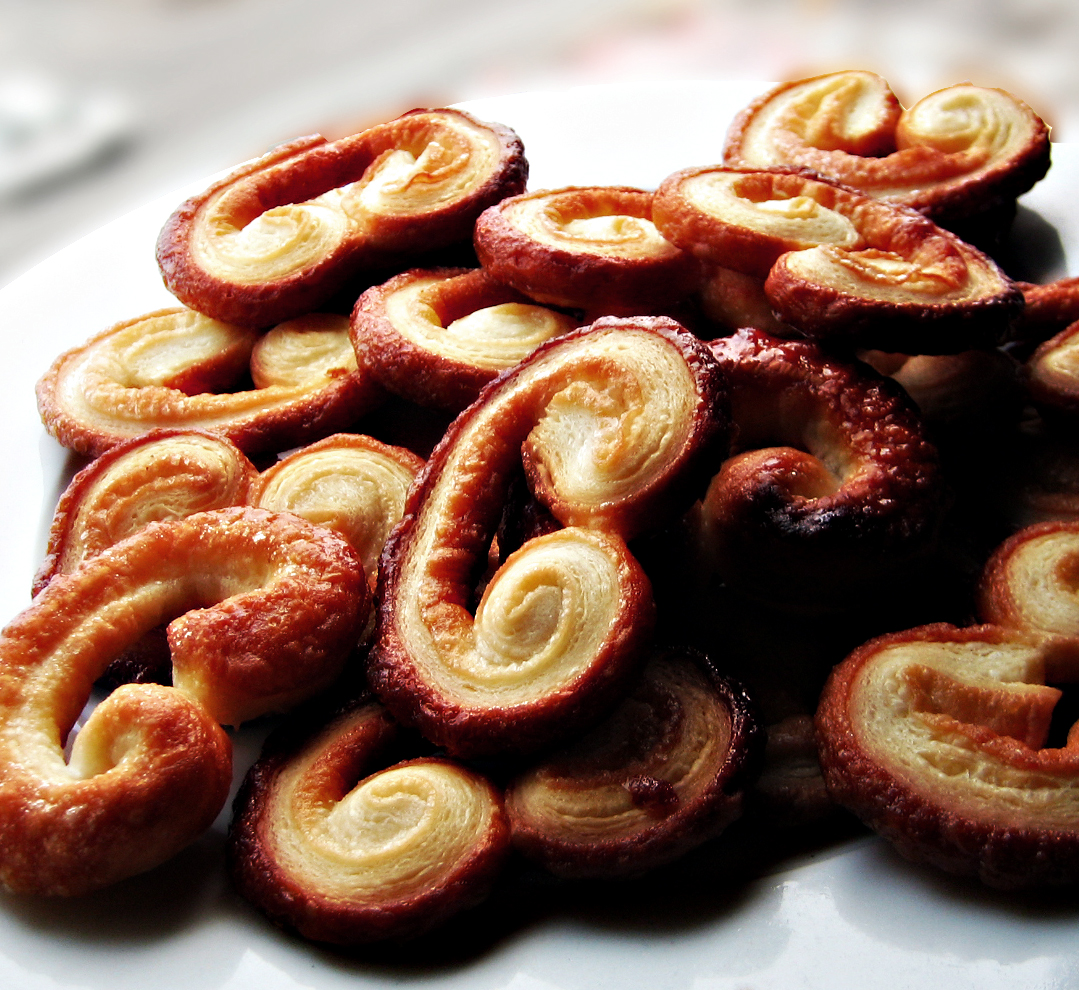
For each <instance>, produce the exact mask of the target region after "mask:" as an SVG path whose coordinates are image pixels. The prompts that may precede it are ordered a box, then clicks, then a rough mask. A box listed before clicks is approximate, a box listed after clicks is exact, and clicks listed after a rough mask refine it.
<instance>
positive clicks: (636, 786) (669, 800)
mask: <svg viewBox="0 0 1079 990" xmlns="http://www.w3.org/2000/svg"><path fill="white" fill-rule="evenodd" d="M702 664H704V665H703V666H702ZM762 746H763V736H762V735H761V733H760V729H759V727H758V726H757V724H756V722H755V721H754V719H753V715H752V713H751V710H750V707H749V702H748V699H747V698H746V696H745V694H744V693H743V692H742V691H741V690H740V689H739V688H737V687H735V686H734V685H733V684H732V683H731V682H729V681H727V680H725V679H722V678H720V677H718V676H717V675H716V674H714V673H713V672H711V669H710V668H709V667H708V666H707V665H706V663H705V662H704V661H703V658H702V659H701V661H700V663H698V662H695V661H694V659H692V658H691V657H688V656H684V655H679V653H678V652H677V651H668V652H665V653H658V654H656V655H655V656H653V657H652V658H650V660H649V661H648V663H647V665H646V666H645V668H644V671H643V673H642V675H641V679H640V681H639V683H638V684H637V686H636V688H635V689H634V690H633V691H632V692H630V694H629V695H627V697H626V698H625V700H623V701H622V702H621V704H620V705H619V706H618V708H616V709H615V711H614V712H613V713H612V714H611V715H610V716H608V718H607V719H605V720H604V721H603V722H601V723H600V724H599V725H598V726H596V727H595V728H594V729H592V730H591V731H590V732H589V733H588V734H587V735H585V736H584V737H582V738H581V739H580V740H578V741H576V742H574V743H571V744H570V745H569V746H568V747H566V748H565V749H563V750H561V751H559V752H557V753H555V754H554V755H552V756H551V757H550V758H548V759H546V760H544V761H543V762H542V763H540V764H539V765H537V766H535V767H533V768H532V769H530V770H528V771H526V772H525V773H524V774H522V775H521V776H519V777H517V778H516V779H515V780H513V781H512V782H511V783H510V785H509V787H508V788H507V791H506V810H507V812H508V814H509V818H510V825H511V828H512V833H513V841H514V845H515V846H516V847H517V848H518V849H519V850H521V851H522V852H523V853H524V854H525V855H527V856H529V857H530V858H533V859H536V860H538V861H539V862H540V863H542V864H543V865H544V866H545V867H546V868H547V869H548V870H550V871H551V872H553V873H555V874H557V875H559V876H567V877H618V876H630V875H635V874H640V873H644V872H645V871H647V870H649V869H652V868H653V867H656V866H659V865H661V864H662V863H666V862H670V861H672V860H674V859H676V858H677V857H679V856H681V855H683V854H684V853H685V852H688V851H689V850H690V849H692V848H694V847H695V846H697V845H699V844H700V843H702V842H704V841H705V840H707V839H710V838H713V837H714V836H716V835H718V834H719V833H720V832H722V831H723V829H724V828H726V826H727V825H729V824H730V823H731V822H732V821H733V820H734V819H735V818H737V817H738V816H739V815H740V814H741V810H742V786H743V785H744V784H745V783H746V782H747V781H748V779H749V777H750V776H751V773H752V771H753V770H755V769H756V761H757V760H758V758H759V756H760V753H761V747H762Z"/></svg>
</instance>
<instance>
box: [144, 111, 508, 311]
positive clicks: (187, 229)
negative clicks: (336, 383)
mask: <svg viewBox="0 0 1079 990" xmlns="http://www.w3.org/2000/svg"><path fill="white" fill-rule="evenodd" d="M527 177H528V163H527V161H526V160H525V157H524V148H523V146H522V144H521V142H520V139H519V138H518V137H517V135H516V134H514V133H513V132H512V131H511V130H509V129H508V128H506V127H503V126H502V125H500V124H486V123H483V122H481V121H478V120H476V119H475V118H474V117H471V116H469V115H468V114H466V113H463V112H461V111H458V110H426V111H424V110H415V111H412V112H411V113H408V114H405V115H404V116H403V117H399V118H398V119H397V120H393V121H390V122H389V123H385V124H379V125H376V126H375V127H371V128H369V129H368V130H366V131H362V132H360V133H359V134H354V135H351V136H350V137H346V138H342V139H341V140H339V141H333V142H328V141H326V140H325V139H324V138H322V137H320V136H318V135H315V136H313V137H307V138H301V139H299V140H298V141H294V142H292V143H290V144H286V145H282V146H281V147H280V148H278V149H276V150H274V151H272V152H270V153H269V154H268V155H266V156H264V157H263V158H260V159H258V160H257V161H254V162H250V163H248V164H247V165H244V166H241V167H240V168H239V169H237V170H236V171H235V172H233V173H232V174H231V175H229V176H227V177H226V178H224V179H222V180H221V181H220V182H217V183H215V184H214V185H212V186H211V187H210V188H209V189H207V190H206V191H205V192H204V193H201V194H200V195H198V196H194V197H192V198H191V199H189V200H188V201H187V202H185V203H184V204H182V205H181V206H180V207H179V208H178V209H177V210H176V212H175V213H174V214H173V215H172V217H170V218H169V220H168V222H167V223H166V224H165V226H164V228H163V229H162V231H161V235H160V237H159V238H158V243H157V260H158V264H159V265H160V267H161V273H162V276H163V277H164V279H165V284H166V286H168V288H169V290H170V291H171V292H172V293H173V294H174V295H176V297H177V298H178V299H180V300H181V301H182V302H183V303H185V305H188V306H190V307H191V308H192V309H196V310H198V311H199V312H202V313H206V314H208V315H210V316H213V317H215V318H217V319H220V320H225V321H227V322H230V323H236V324H239V325H241V326H247V327H256V328H258V327H268V326H272V325H273V324H275V323H280V322H283V321H284V320H288V319H291V318H293V317H295V316H299V315H301V314H303V313H308V312H311V311H313V310H317V309H318V308H319V307H320V306H321V305H322V304H323V303H325V302H326V301H327V300H328V299H329V298H330V297H332V296H333V295H334V294H335V293H336V292H337V291H338V290H340V289H342V288H343V287H344V286H345V285H346V284H347V282H348V281H349V280H350V279H352V278H354V277H355V276H356V274H357V273H358V272H360V271H363V270H365V269H373V268H378V267H380V266H386V265H388V264H397V265H399V266H401V267H403V264H402V262H406V263H407V259H408V258H409V257H412V256H415V255H418V254H421V253H423V252H425V251H429V250H431V249H433V248H436V247H443V246H446V245H449V244H452V243H454V242H457V241H462V240H468V238H469V237H470V236H471V233H472V225H473V223H474V222H475V219H476V217H477V216H479V214H480V213H481V212H482V211H483V210H484V209H485V208H487V207H488V206H490V205H492V204H493V203H497V202H498V201H499V200H500V199H502V198H503V197H505V196H510V195H515V194H516V193H520V192H522V191H523V190H524V188H525V182H526V180H527Z"/></svg>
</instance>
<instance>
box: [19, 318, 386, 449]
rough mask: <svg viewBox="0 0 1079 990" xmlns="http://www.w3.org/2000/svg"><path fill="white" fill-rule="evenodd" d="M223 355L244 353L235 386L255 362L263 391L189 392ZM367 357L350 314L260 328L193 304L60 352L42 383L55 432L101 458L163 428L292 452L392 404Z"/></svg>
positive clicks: (41, 397)
mask: <svg viewBox="0 0 1079 990" xmlns="http://www.w3.org/2000/svg"><path fill="white" fill-rule="evenodd" d="M223 351H229V352H235V353H236V355H238V360H233V361H231V375H230V376H229V378H228V380H227V382H221V381H219V382H218V388H219V389H220V388H222V387H223V386H224V385H226V384H227V385H235V383H236V379H237V377H238V376H239V374H240V373H241V372H244V371H247V370H248V366H249V365H250V369H251V371H252V374H253V375H254V376H255V377H256V379H257V381H260V382H262V383H263V384H262V385H261V386H258V384H257V382H256V387H255V388H253V389H252V388H248V389H242V390H240V391H220V392H218V393H214V392H206V391H184V390H183V389H182V388H180V387H177V385H176V384H175V383H176V381H177V379H178V378H179V379H183V380H187V381H190V380H191V378H192V377H196V378H198V379H199V380H200V381H202V380H203V379H204V376H203V375H202V374H201V369H203V368H204V367H206V366H210V367H217V366H218V365H219V364H220V354H221V353H222V352H223ZM383 397H384V392H383V391H382V388H381V386H379V384H378V383H377V382H376V381H375V380H374V378H373V377H372V376H371V375H370V374H369V373H368V372H367V371H366V369H363V368H358V367H357V365H356V355H355V352H354V351H353V350H352V346H351V344H350V342H349V339H348V320H347V318H345V317H343V316H331V315H326V314H316V315H312V316H307V317H302V318H300V319H297V320H294V321H291V322H289V323H284V324H281V325H280V326H278V327H275V328H274V329H273V330H271V331H270V332H269V333H268V334H265V335H263V336H259V335H257V334H255V333H254V332H253V331H250V330H244V329H241V328H240V327H235V326H230V325H229V324H225V323H220V322H218V321H217V320H212V319H210V318H209V317H206V316H203V315H201V314H199V313H196V312H194V311H192V310H188V309H165V310H158V311H157V312H154V313H148V314H146V315H145V316H140V317H136V318H135V319H133V320H127V321H125V322H123V323H118V324H116V326H114V327H111V328H110V329H109V330H106V331H105V332H104V333H101V334H98V335H97V336H96V337H92V338H91V339H90V340H89V341H88V342H87V343H86V344H84V345H82V346H81V347H76V348H73V349H72V350H70V351H67V352H66V353H64V354H62V355H60V357H59V358H57V359H56V361H54V362H53V364H52V367H51V368H49V370H48V371H47V372H46V373H45V375H44V376H42V378H41V380H40V381H39V382H38V384H37V401H38V409H39V410H40V412H41V418H42V420H43V421H44V423H45V428H46V429H47V430H48V431H49V433H51V434H52V435H53V436H54V437H56V439H57V440H58V441H59V442H60V443H62V444H63V445H64V446H65V447H69V448H71V449H72V450H75V451H78V452H79V453H80V454H86V455H88V456H91V457H96V456H98V455H99V454H102V453H104V452H105V451H106V450H108V449H109V448H110V447H114V446H115V445H116V444H118V443H122V442H123V441H124V440H128V439H130V438H131V437H135V436H139V435H140V434H143V433H146V432H148V431H149V430H152V429H155V428H158V427H182V428H188V429H204V430H210V431H212V432H214V433H218V434H221V435H222V436H225V437H227V438H228V439H229V440H231V441H232V442H233V443H235V444H236V446H237V447H239V448H240V449H241V450H243V451H244V452H245V453H248V454H250V453H256V452H261V451H267V450H282V449H285V448H288V447H292V446H296V445H297V444H300V443H305V442H308V441H311V440H315V439H318V438H319V437H322V436H326V435H327V434H330V433H333V432H335V431H337V430H341V429H344V428H346V427H348V426H350V425H351V424H352V422H353V421H354V420H356V419H358V418H359V417H360V416H362V415H363V414H365V413H366V412H368V411H370V410H371V409H372V408H374V407H375V406H376V405H377V404H378V403H380V402H381V401H382V400H383Z"/></svg>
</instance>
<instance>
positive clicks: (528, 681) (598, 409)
mask: <svg viewBox="0 0 1079 990" xmlns="http://www.w3.org/2000/svg"><path fill="white" fill-rule="evenodd" d="M724 409H725V400H724V395H723V386H722V383H721V379H720V376H719V373H718V369H717V368H716V363H715V361H714V359H713V358H712V357H711V355H710V353H709V352H708V350H707V348H706V347H704V345H702V344H700V343H699V342H698V341H697V340H696V339H695V338H693V337H691V336H690V335H689V334H688V333H687V332H686V331H684V330H683V329H682V328H681V327H679V326H678V324H676V323H674V322H673V321H671V320H666V319H663V318H644V317H642V318H638V319H636V320H619V319H613V318H612V319H604V320H599V321H597V322H596V323H595V324H593V325H592V326H591V327H588V328H585V329H584V330H582V331H578V332H574V333H571V334H568V335H567V336H565V337H561V338H559V339H557V340H554V341H549V342H548V343H547V344H544V345H542V346H541V347H540V348H539V349H538V350H537V351H536V352H534V353H533V355H532V356H531V357H530V358H528V359H527V360H526V361H524V362H523V363H522V364H520V365H518V366H517V367H516V368H515V369H514V370H512V371H511V372H509V373H507V374H506V375H505V376H503V377H502V378H500V379H499V380H498V382H497V383H495V384H493V385H492V386H490V387H489V388H488V389H487V390H485V391H484V393H483V395H482V396H481V398H480V400H479V401H477V402H476V403H474V404H473V405H472V406H470V407H469V409H468V410H466V411H465V412H464V413H462V414H461V416H459V417H458V418H457V420H456V421H455V422H454V424H453V426H451V428H450V430H449V431H448V433H447V435H446V437H445V439H444V440H443V442H442V443H441V444H440V445H439V447H438V448H437V449H436V450H435V452H434V453H433V454H432V455H431V458H430V460H429V461H428V463H427V468H426V469H425V471H424V473H423V474H422V475H421V477H420V480H419V481H418V482H417V484H416V485H415V486H414V487H413V489H412V491H411V493H410V495H409V500H408V504H407V506H406V509H405V519H404V521H403V522H402V524H401V525H400V526H399V527H398V528H397V529H396V530H395V532H394V534H393V536H391V538H390V541H389V543H388V544H387V548H386V551H385V552H384V554H383V557H382V567H381V570H380V582H379V598H380V603H381V604H380V611H379V627H378V633H377V639H376V642H375V645H374V647H373V649H372V652H371V655H370V661H369V670H368V675H369V678H370V681H371V685H372V688H373V689H374V690H375V692H376V693H377V694H378V695H379V697H380V698H381V699H382V700H383V701H384V702H385V704H386V706H387V707H388V708H389V709H390V710H391V711H392V712H393V713H394V714H395V715H397V717H398V718H400V719H401V720H402V721H404V722H405V723H406V724H410V725H415V726H416V727H417V728H419V729H420V731H422V732H423V734H424V735H425V736H426V737H427V738H428V739H431V740H432V741H433V742H436V743H438V744H439V745H444V746H446V747H447V748H448V749H449V750H450V751H451V752H454V753H457V754H460V755H466V754H479V753H493V752H502V751H509V750H517V751H525V750H531V749H536V748H538V747H540V746H544V745H547V744H548V743H551V742H553V741H555V740H557V739H558V738H560V737H565V736H567V735H569V734H571V733H572V732H574V731H576V730H577V729H579V728H582V727H583V726H584V725H586V724H587V723H588V722H590V721H594V720H595V718H597V717H598V716H599V715H600V714H601V712H602V711H603V709H604V708H605V707H607V706H608V705H609V704H611V703H612V702H613V700H614V693H615V692H616V691H617V690H618V689H619V688H620V687H621V685H622V684H623V683H624V682H625V680H626V678H627V677H629V676H631V674H632V673H633V672H634V671H635V670H636V669H637V660H638V656H639V652H640V648H641V647H642V645H643V643H644V641H645V639H646V637H647V636H648V633H649V631H650V628H651V622H652V603H651V591H650V586H649V584H648V581H647V578H646V577H645V576H644V573H643V572H642V570H641V568H640V566H639V564H638V563H637V562H636V561H635V560H634V558H633V557H632V556H631V554H630V553H629V551H628V550H627V549H626V546H625V543H624V540H625V539H628V538H629V537H631V536H633V535H634V534H636V533H638V532H640V531H641V530H642V529H643V528H644V527H646V526H649V525H654V524H655V523H656V520H657V519H659V518H662V513H663V512H664V511H671V510H675V509H677V508H680V507H681V506H684V505H686V504H687V503H688V502H689V501H690V500H691V499H692V498H693V496H694V494H695V492H696V491H697V490H698V489H697V485H698V484H700V483H702V482H703V478H702V477H701V476H702V474H703V472H704V471H705V470H706V469H707V468H706V465H707V463H708V460H709V459H710V458H714V457H715V456H716V453H717V450H718V449H719V448H721V447H722V449H725V444H726V425H727V424H726V419H725V412H724ZM522 459H523V462H524V468H525V472H526V474H527V476H528V478H529V483H530V487H531V488H532V490H533V492H534V493H535V494H536V496H537V497H538V498H539V499H540V501H542V502H544V503H545V505H546V507H547V508H548V509H549V510H550V512H551V513H552V514H553V515H554V516H555V518H556V519H558V521H559V522H560V523H561V524H562V525H564V526H567V527H569V528H567V529H564V530H560V531H558V532H555V533H551V534H549V535H547V536H544V537H540V538H539V539H535V540H531V541H529V542H528V543H526V544H525V545H524V546H523V547H521V549H520V550H518V551H517V552H516V553H513V554H511V555H510V557H509V559H508V560H507V561H506V562H505V564H504V565H503V566H502V567H501V568H500V569H499V570H498V571H497V573H496V574H495V575H494V577H493V579H492V580H491V582H490V583H489V584H488V585H487V587H486V589H485V591H484V594H483V598H482V600H481V601H480V604H479V607H478V608H477V609H476V613H475V617H473V615H472V614H471V613H470V612H469V611H468V605H469V603H470V601H471V599H472V591H473V588H474V585H475V581H476V579H477V577H478V576H479V575H480V573H482V572H483V570H484V569H485V567H486V563H487V556H488V550H489V544H490V540H491V536H492V534H493V533H494V531H495V528H496V527H497V525H498V522H499V518H500V516H501V514H502V508H503V500H504V493H505V490H506V488H507V487H508V485H509V483H510V481H511V480H512V478H513V477H514V476H515V474H516V472H517V471H519V470H520V464H521V461H522ZM585 527H587V528H585Z"/></svg>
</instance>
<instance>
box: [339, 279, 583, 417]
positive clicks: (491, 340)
mask: <svg viewBox="0 0 1079 990" xmlns="http://www.w3.org/2000/svg"><path fill="white" fill-rule="evenodd" d="M577 325H578V321H577V320H575V319H572V318H571V317H569V316H566V315H565V314H564V313H560V312H558V311H557V310H553V309H550V308H549V307H546V306H539V305H537V304H536V303H534V302H532V301H531V300H530V299H528V297H526V296H524V295H522V294H521V293H519V292H518V291H517V290H516V289H511V288H510V287H509V286H508V285H503V284H502V283H500V282H498V281H496V280H495V279H494V278H493V277H492V276H491V275H490V274H489V273H488V272H486V271H484V270H483V269H466V268H444V269H434V270H423V269H415V270H413V271H409V272H405V273H403V274H401V275H396V276H394V277H393V278H391V279H390V280H389V281H388V282H386V283H384V284H383V285H379V286H374V287H372V288H370V289H368V290H367V291H366V292H365V293H364V294H363V295H362V296H360V298H359V300H358V301H357V302H356V306H355V308H354V309H353V311H352V343H353V346H354V347H355V348H356V355H357V357H358V359H359V360H360V362H362V363H363V365H364V366H365V367H367V368H369V369H370V370H371V372H372V373H373V374H374V375H375V376H376V377H377V378H378V379H379V381H381V382H382V384H383V385H384V386H385V387H386V388H387V389H389V390H390V391H391V392H394V393H396V394H397V395H401V396H404V397H405V398H406V399H410V400H411V401H412V402H415V403H416V404H417V405H421V406H437V407H438V408H441V409H448V410H450V411H451V412H455V413H456V412H460V411H461V410H462V409H464V407H465V406H467V405H468V404H469V403H470V402H472V401H473V400H474V399H475V398H476V396H477V395H479V392H480V389H481V388H483V386H484V385H486V384H487V382H489V381H491V379H492V378H495V377H496V376H497V375H499V374H500V373H501V372H503V371H505V370H506V369H507V368H512V367H513V366H514V365H515V364H517V363H518V362H519V361H521V360H523V359H524V358H526V357H528V355H529V354H531V353H532V351H534V350H535V349H536V348H537V347H538V346H539V345H540V344H542V343H543V342H544V341H545V340H550V339H551V338H552V337H557V336H559V335H560V334H563V333H567V332H568V331H570V330H572V329H574V328H575V327H576V326H577Z"/></svg>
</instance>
